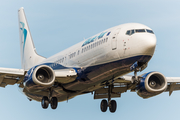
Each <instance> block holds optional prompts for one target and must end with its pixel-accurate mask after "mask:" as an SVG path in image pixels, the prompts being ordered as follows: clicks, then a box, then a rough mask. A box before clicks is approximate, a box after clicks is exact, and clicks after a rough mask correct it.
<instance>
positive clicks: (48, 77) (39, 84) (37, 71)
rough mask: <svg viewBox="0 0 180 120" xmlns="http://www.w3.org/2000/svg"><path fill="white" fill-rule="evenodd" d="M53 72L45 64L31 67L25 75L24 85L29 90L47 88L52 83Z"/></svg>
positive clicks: (53, 78)
mask: <svg viewBox="0 0 180 120" xmlns="http://www.w3.org/2000/svg"><path fill="white" fill-rule="evenodd" d="M54 81H55V73H54V71H53V69H52V68H51V67H49V66H47V65H40V66H36V67H33V68H31V69H30V70H29V71H28V72H27V73H26V76H25V79H24V86H25V88H26V89H27V90H28V91H29V92H35V91H38V90H43V89H47V88H48V87H51V86H52V85H53V84H54Z"/></svg>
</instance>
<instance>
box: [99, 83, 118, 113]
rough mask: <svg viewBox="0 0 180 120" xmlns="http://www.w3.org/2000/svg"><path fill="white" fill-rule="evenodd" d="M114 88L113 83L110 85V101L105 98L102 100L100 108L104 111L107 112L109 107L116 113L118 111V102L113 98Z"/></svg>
mask: <svg viewBox="0 0 180 120" xmlns="http://www.w3.org/2000/svg"><path fill="white" fill-rule="evenodd" d="M112 88H113V85H109V86H108V102H107V100H105V99H103V100H102V101H101V105H100V108H101V111H102V112H106V111H107V108H108V107H109V111H110V112H111V113H114V112H115V111H116V108H117V103H116V101H115V100H111V93H112Z"/></svg>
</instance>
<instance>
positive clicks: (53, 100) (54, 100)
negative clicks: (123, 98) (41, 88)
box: [51, 97, 58, 109]
mask: <svg viewBox="0 0 180 120" xmlns="http://www.w3.org/2000/svg"><path fill="white" fill-rule="evenodd" d="M57 106H58V99H57V97H52V98H51V108H52V109H56V108H57Z"/></svg>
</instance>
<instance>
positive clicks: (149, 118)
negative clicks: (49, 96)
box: [0, 0, 180, 120]
mask: <svg viewBox="0 0 180 120" xmlns="http://www.w3.org/2000/svg"><path fill="white" fill-rule="evenodd" d="M179 5H180V1H178V0H158V1H157V0H146V1H144V0H134V1H133V0H99V1H97V0H90V1H85V0H38V1H37V0H29V1H27V0H26V1H24V0H4V1H3V0H1V2H0V42H1V44H0V66H1V67H8V68H21V61H20V47H19V28H18V9H19V8H20V7H24V9H25V13H26V17H27V19H28V24H29V27H30V30H31V34H32V37H33V40H34V44H35V46H36V50H37V52H38V54H40V55H42V56H45V57H50V56H51V55H53V54H55V53H58V52H60V51H61V50H64V49H66V48H68V47H70V46H72V45H73V44H75V43H77V42H80V41H82V40H83V39H84V38H88V37H90V36H93V35H94V34H96V33H99V32H101V31H103V30H105V29H108V28H110V27H113V26H116V25H120V24H123V23H129V22H137V23H142V24H145V25H147V26H149V27H150V28H152V29H153V31H154V32H155V35H156V37H157V47H156V51H155V54H154V56H153V58H152V60H151V61H150V62H149V65H148V68H146V69H145V70H144V71H143V72H141V73H138V74H143V73H145V72H149V71H159V72H161V73H163V74H164V75H165V76H167V77H178V76H180V70H179V68H180V62H179V61H180V47H179V46H180V33H179V27H180V15H179V14H180V7H179ZM137 49H138V48H137ZM168 95H169V93H163V94H161V95H159V96H156V97H153V98H149V99H142V98H140V97H139V96H138V95H137V94H136V93H135V92H132V93H131V92H129V91H128V92H127V93H123V94H122V96H121V98H117V99H115V100H116V101H117V104H118V108H117V111H116V113H114V114H112V113H110V112H109V111H107V112H106V113H102V112H101V110H100V102H101V100H93V95H91V94H86V95H81V96H77V97H75V98H73V99H71V100H69V101H68V103H67V102H61V103H59V106H58V108H57V109H56V110H52V109H51V108H50V107H49V108H48V109H47V110H44V109H42V108H41V104H40V103H39V102H36V101H31V102H30V101H28V99H27V98H26V96H24V95H23V94H22V93H21V92H19V90H18V87H17V85H14V86H7V87H6V88H0V116H1V119H3V120H6V119H7V120H15V119H17V120H38V119H43V120H49V119H55V120H56V119H57V120H73V119H74V120H98V119H101V120H110V119H112V120H132V119H138V120H144V119H146V120H159V119H161V120H169V119H178V117H179V112H180V109H179V108H180V91H179V92H173V94H172V96H171V97H169V96H168Z"/></svg>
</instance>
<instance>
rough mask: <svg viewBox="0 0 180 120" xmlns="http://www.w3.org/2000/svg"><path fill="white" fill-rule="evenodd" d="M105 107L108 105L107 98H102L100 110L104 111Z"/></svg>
mask: <svg viewBox="0 0 180 120" xmlns="http://www.w3.org/2000/svg"><path fill="white" fill-rule="evenodd" d="M107 107H108V103H107V100H102V101H101V111H102V112H106V110H107Z"/></svg>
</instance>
